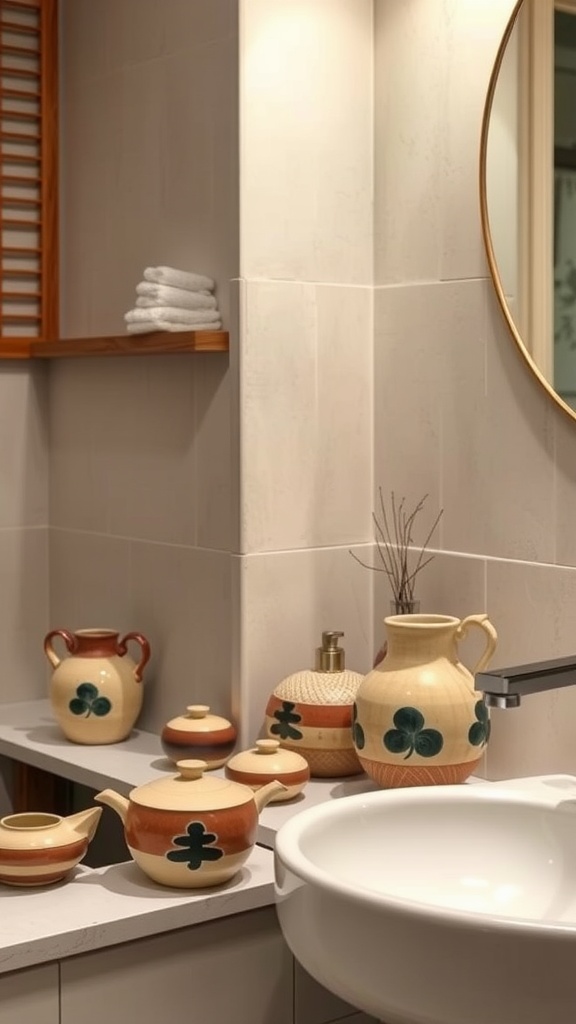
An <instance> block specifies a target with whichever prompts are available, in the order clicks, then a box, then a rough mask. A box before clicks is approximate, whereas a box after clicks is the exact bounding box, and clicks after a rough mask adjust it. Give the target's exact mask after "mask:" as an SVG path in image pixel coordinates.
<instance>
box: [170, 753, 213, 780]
mask: <svg viewBox="0 0 576 1024" xmlns="http://www.w3.org/2000/svg"><path fill="white" fill-rule="evenodd" d="M176 767H177V769H178V771H179V772H180V777H181V778H182V779H201V778H202V776H203V774H204V772H205V771H206V769H207V767H208V765H207V764H206V761H195V760H192V759H191V758H189V759H187V760H186V761H177V763H176Z"/></svg>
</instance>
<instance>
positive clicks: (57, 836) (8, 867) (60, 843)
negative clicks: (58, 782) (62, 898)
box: [0, 807, 102, 886]
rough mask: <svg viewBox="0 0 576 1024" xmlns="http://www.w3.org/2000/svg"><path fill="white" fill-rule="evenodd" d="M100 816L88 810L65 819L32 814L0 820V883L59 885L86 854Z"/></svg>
mask: <svg viewBox="0 0 576 1024" xmlns="http://www.w3.org/2000/svg"><path fill="white" fill-rule="evenodd" d="M101 814H102V808H101V807H89V808H88V810H86V811H79V812H78V814H72V815H70V816H69V817H68V818H61V817H60V816H59V815H58V814H45V813H44V812H41V813H40V812H36V811H26V812H24V813H22V814H9V815H7V817H5V818H0V882H4V884H5V885H20V886H27V885H28V886H31V885H51V884H52V883H53V882H59V881H61V880H62V879H63V878H65V877H66V875H67V874H68V873H69V872H70V871H72V869H73V868H74V867H76V865H77V864H78V863H79V862H80V861H81V860H82V858H83V857H84V855H85V854H86V851H87V849H88V844H89V843H90V841H91V840H92V839H93V837H94V833H95V832H96V826H97V825H98V822H99V820H100V815H101Z"/></svg>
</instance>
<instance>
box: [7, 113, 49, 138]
mask: <svg viewBox="0 0 576 1024" xmlns="http://www.w3.org/2000/svg"><path fill="white" fill-rule="evenodd" d="M1 116H2V114H1V112H0V117H1ZM39 141H40V132H30V134H29V135H26V133H25V132H3V131H0V142H16V143H22V142H28V143H29V142H39Z"/></svg>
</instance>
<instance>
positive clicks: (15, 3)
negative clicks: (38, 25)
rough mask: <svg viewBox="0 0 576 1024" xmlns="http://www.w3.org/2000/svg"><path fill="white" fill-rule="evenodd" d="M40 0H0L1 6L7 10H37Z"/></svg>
mask: <svg viewBox="0 0 576 1024" xmlns="http://www.w3.org/2000/svg"><path fill="white" fill-rule="evenodd" d="M41 3H42V0H30V3H28V2H27V0H2V7H4V8H6V10H7V11H37V10H38V8H39V7H40V5H41Z"/></svg>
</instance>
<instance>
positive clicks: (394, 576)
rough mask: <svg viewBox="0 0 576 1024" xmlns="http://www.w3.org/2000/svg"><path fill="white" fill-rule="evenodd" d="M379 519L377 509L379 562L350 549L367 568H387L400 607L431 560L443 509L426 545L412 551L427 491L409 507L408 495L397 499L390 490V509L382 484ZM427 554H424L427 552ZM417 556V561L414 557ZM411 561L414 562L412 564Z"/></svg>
mask: <svg viewBox="0 0 576 1024" xmlns="http://www.w3.org/2000/svg"><path fill="white" fill-rule="evenodd" d="M378 494H379V504H380V517H381V518H380V519H378V516H377V515H376V513H375V512H373V513H372V519H373V522H374V528H375V540H376V548H377V552H378V558H379V560H380V563H381V564H380V565H370V564H369V563H368V562H364V561H362V559H361V558H359V557H358V555H357V554H355V552H354V551H350V554H351V555H352V557H353V558H354V559H355V560H356V561H357V562H358V563H359V565H361V566H363V567H364V568H365V569H371V570H373V571H374V572H384V573H385V574H386V576H387V577H388V581H389V583H390V587H391V590H392V594H393V596H394V600H395V601H396V603H397V605H398V606H399V607H407V606H409V605H410V603H411V602H413V600H414V587H415V582H416V577H417V576H418V573H420V572H421V571H422V569H424V568H425V566H427V565H428V563H429V562H431V561H432V559H433V558H434V555H430V554H429V553H428V544H429V543H430V540H431V539H432V535H433V533H434V531H435V530H436V528H437V526H438V524H439V522H440V519H441V518H442V515H443V512H444V509H440V511H439V513H438V515H437V516H436V518H435V520H434V522H433V523H432V526H431V527H430V530H429V531H428V534H427V536H426V540H425V541H424V543H423V545H422V546H421V547H420V548H418V549H416V553H415V554H413V549H414V542H413V539H412V530H413V528H414V524H415V522H416V519H417V517H418V515H419V514H420V512H422V510H423V509H424V505H425V503H426V499H427V498H428V495H427V494H425V495H424V497H423V498H420V501H418V502H417V503H416V505H415V506H414V508H413V509H412V511H408V510H407V509H406V499H405V498H401V499H400V501H398V500H397V498H396V495H395V493H394V491H391V492H390V509H391V511H390V512H387V510H386V503H385V501H384V495H383V493H382V488H381V487H379V488H378ZM426 555H427V556H428V557H425V556H426ZM414 559H415V561H414ZM411 561H412V562H413V564H412V565H411V564H410V563H411Z"/></svg>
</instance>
